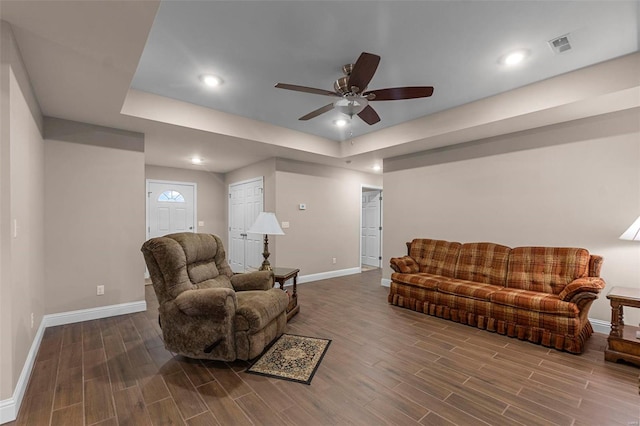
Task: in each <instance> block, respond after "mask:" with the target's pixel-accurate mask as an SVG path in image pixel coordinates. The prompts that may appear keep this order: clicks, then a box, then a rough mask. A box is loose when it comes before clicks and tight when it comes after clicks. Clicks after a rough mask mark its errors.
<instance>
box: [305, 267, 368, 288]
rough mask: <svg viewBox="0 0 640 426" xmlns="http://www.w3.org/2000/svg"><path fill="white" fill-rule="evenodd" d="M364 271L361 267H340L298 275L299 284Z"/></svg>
mask: <svg viewBox="0 0 640 426" xmlns="http://www.w3.org/2000/svg"><path fill="white" fill-rule="evenodd" d="M360 272H362V269H360V267H357V268H349V269H340V270H337V271H328V272H320V273H317V274H309V275H302V276H299V277H298V284H304V283H309V282H312V281H319V280H326V279H329V278H336V277H344V276H345V275H353V274H359V273H360Z"/></svg>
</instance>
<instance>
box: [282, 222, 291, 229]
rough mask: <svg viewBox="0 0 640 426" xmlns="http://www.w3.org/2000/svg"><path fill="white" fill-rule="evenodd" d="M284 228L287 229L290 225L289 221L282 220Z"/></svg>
mask: <svg viewBox="0 0 640 426" xmlns="http://www.w3.org/2000/svg"><path fill="white" fill-rule="evenodd" d="M281 226H282V229H287V228H288V227H289V222H282V224H281Z"/></svg>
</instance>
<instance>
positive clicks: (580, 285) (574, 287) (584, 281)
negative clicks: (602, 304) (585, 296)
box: [558, 277, 605, 302]
mask: <svg viewBox="0 0 640 426" xmlns="http://www.w3.org/2000/svg"><path fill="white" fill-rule="evenodd" d="M604 285H605V284H604V280H603V279H602V278H599V277H585V278H578V279H577V280H574V281H572V282H570V283H569V284H567V286H566V287H565V288H564V290H562V291H561V292H560V294H559V295H558V297H560V300H563V301H565V302H571V301H572V299H573V298H574V297H575V296H578V295H579V294H580V293H585V292H587V293H593V294H594V295H595V296H597V295H598V293H600V290H602V289H603V288H604Z"/></svg>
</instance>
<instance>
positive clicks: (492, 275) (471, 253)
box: [455, 243, 511, 287]
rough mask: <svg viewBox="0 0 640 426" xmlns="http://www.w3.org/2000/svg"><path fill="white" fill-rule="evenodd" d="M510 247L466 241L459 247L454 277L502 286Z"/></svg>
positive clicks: (505, 277)
mask: <svg viewBox="0 0 640 426" xmlns="http://www.w3.org/2000/svg"><path fill="white" fill-rule="evenodd" d="M510 251H511V248H510V247H507V246H502V245H500V244H493V243H467V244H463V245H462V247H460V253H459V254H458V262H457V263H456V272H455V277H456V278H458V279H461V280H467V281H474V282H477V283H484V284H492V285H497V286H501V287H503V286H504V283H505V281H506V279H507V263H508V260H509V252H510Z"/></svg>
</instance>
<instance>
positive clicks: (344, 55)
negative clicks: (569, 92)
mask: <svg viewBox="0 0 640 426" xmlns="http://www.w3.org/2000/svg"><path fill="white" fill-rule="evenodd" d="M639 10H640V2H639V1H588V2H585V1H573V2H572V1H515V0H514V1H478V0H475V1H411V2H399V1H393V2H369V1H351V2H346V1H343V2H338V1H300V2H293V1H284V2H274V1H258V2H249V1H228V2H224V1H169V2H161V3H159V2H157V1H155V0H152V1H99V0H98V1H55V0H53V1H52V0H49V1H41V2H38V1H11V0H9V1H6V0H3V1H2V3H0V16H1V17H2V19H4V20H6V21H8V22H9V23H10V24H11V25H12V28H13V31H14V34H15V36H16V40H17V43H18V46H19V48H20V51H21V54H22V56H23V59H24V62H25V65H26V68H27V71H28V73H29V76H30V79H31V82H32V85H33V88H34V91H35V94H36V97H37V98H38V101H39V103H40V106H41V109H42V111H43V113H44V114H45V115H48V116H54V117H60V118H65V119H71V120H77V121H84V122H88V123H93V124H99V125H104V126H111V127H117V128H122V129H127V130H134V131H141V132H144V133H145V135H146V138H145V145H146V148H145V157H146V162H147V163H148V164H157V165H164V166H171V167H185V168H200V169H204V170H209V171H214V172H227V171H230V170H233V169H236V168H238V167H242V166H244V165H247V164H251V163H253V162H256V161H260V160H262V159H265V158H269V157H273V156H277V157H284V158H291V159H295V160H301V161H313V162H317V163H322V164H328V165H334V166H341V167H348V168H352V169H357V170H363V171H371V169H370V167H371V165H372V164H373V163H374V162H378V163H379V162H381V160H382V159H384V158H388V157H390V156H394V155H402V154H407V153H410V152H415V151H419V150H424V149H429V148H434V147H437V146H444V145H449V144H453V143H459V142H465V141H467V140H472V139H473V138H474V137H475V138H478V137H482V136H485V137H486V136H491V135H492V134H497V133H496V132H498V133H499V132H504V131H518V130H522V129H526V128H530V127H531V126H533V125H534V124H526V123H525V122H524V120H520V121H521V122H518V123H515V122H516V121H517V120H515V118H517V117H516V116H515V115H512V116H509V117H510V118H511V119H510V120H507V118H509V117H508V114H506V115H503V116H501V117H500V118H499V119H498V118H496V117H493V118H491V117H487V119H486V121H484V122H482V123H480V122H479V123H480V124H482V125H483V126H484V127H483V129H486V130H487V131H486V132H485V133H483V132H475V134H474V135H472V134H463V133H464V132H462V130H463V129H462V127H459V128H457V129H456V131H455V132H454V131H453V130H452V129H450V128H445V127H446V126H445V124H446V123H445V122H450V121H453V119H454V117H459V116H460V113H459V111H463V110H464V111H479V112H474V114H476V116H478V117H479V116H481V115H482V114H484V113H486V111H487V108H489V107H490V106H491V105H492V104H491V100H492V99H495V98H496V96H498V97H500V96H502V97H506V96H515V95H514V94H521V95H522V96H524V95H527V96H529V97H530V99H531V101H532V103H535V104H536V107H538V106H540V105H542V106H540V107H539V109H538V110H536V111H534V110H533V109H532V110H530V111H526V114H533V113H537V114H541V111H542V110H543V109H544V110H546V111H547V112H548V115H549V119H548V120H547V121H545V123H552V122H553V120H561V119H562V117H556V118H554V119H551V118H550V117H551V115H552V113H555V114H556V115H557V113H558V112H562V111H563V109H562V106H563V105H569V104H570V103H573V104H575V102H576V101H577V99H567V100H566V101H563V102H564V103H562V102H559V101H556V100H554V101H553V102H552V101H549V100H548V99H547V98H552V97H554V96H556V95H557V93H554V92H544V90H545V88H547V87H548V82H549V81H556V80H558V79H561V78H563V77H562V76H564V75H567V73H569V72H572V71H574V70H578V69H581V68H584V67H588V66H590V65H593V64H597V63H601V62H603V61H607V60H610V59H613V58H617V57H620V56H623V55H626V54H629V53H633V52H637V51H638V44H639V39H640V36H639V31H638V21H639V14H640V12H639ZM567 33H569V34H570V40H571V42H572V45H573V49H572V50H571V51H569V52H567V53H564V54H561V55H556V54H554V53H553V52H552V50H551V48H550V47H549V45H548V44H547V42H548V40H550V39H552V38H554V37H557V36H560V35H564V34H567ZM516 48H525V49H528V51H529V52H530V55H529V57H528V58H527V59H526V61H525V62H524V63H523V64H521V65H519V66H517V67H514V68H512V69H507V68H506V67H504V66H503V65H501V64H500V63H499V58H500V57H501V56H502V55H504V54H505V53H507V52H509V51H511V50H513V49H516ZM363 51H367V52H371V53H375V54H378V55H380V56H381V58H382V60H381V62H380V66H379V68H378V71H377V73H376V74H375V76H374V78H373V80H372V81H371V83H370V85H369V88H370V89H379V88H386V87H396V86H409V85H431V86H434V87H435V92H434V95H433V96H432V97H431V98H426V99H416V100H405V101H385V102H374V103H373V106H374V107H375V109H376V110H377V111H378V113H379V115H380V116H381V118H382V120H381V122H380V123H378V124H376V125H374V126H368V125H366V124H364V123H363V122H361V121H360V120H359V119H354V121H353V123H352V125H351V127H350V128H348V129H347V130H338V129H336V128H335V127H334V126H333V125H332V120H334V119H335V118H336V115H337V113H335V112H333V111H332V112H329V113H326V114H323V115H321V116H319V117H317V118H315V119H313V120H310V121H307V122H302V121H299V120H297V118H298V117H300V116H302V115H304V114H306V113H308V112H310V111H312V110H314V109H316V108H319V107H321V106H323V105H325V104H327V103H329V102H331V98H328V97H324V96H319V95H313V94H306V93H296V92H291V91H286V90H280V89H275V88H274V87H273V86H274V84H275V83H278V82H282V83H291V84H299V85H304V86H311V87H317V88H320V89H326V90H331V89H332V84H333V81H334V80H335V79H336V78H338V77H340V76H341V71H340V68H341V66H342V65H343V64H345V63H348V62H354V61H355V60H356V59H357V57H358V55H359V54H360V53H361V52H363ZM208 72H212V73H215V74H217V75H219V76H221V77H222V79H223V80H224V84H223V85H222V86H221V87H220V88H219V89H218V90H211V89H207V88H205V87H203V85H202V84H201V83H200V81H199V79H198V77H199V76H200V75H201V74H203V73H208ZM557 76H561V77H557ZM571 76H573V74H571ZM570 80H571V81H573V80H579V79H574V78H573V77H571V79H570ZM602 84H613V83H607V82H594V86H598V85H602ZM517 88H520V89H517ZM535 88H539V90H538V91H535V90H533V89H535ZM513 89H517V90H513ZM620 89H621V88H617V89H615V90H620ZM547 90H548V89H547ZM615 90H614V89H606V90H605V88H603V89H602V90H601V92H598V93H595V94H594V97H595V96H604V95H606V94H607V93H611V92H613V91H615ZM595 91H596V92H597V89H596V90H595ZM505 92H507V93H505ZM501 93H502V94H503V95H500V94H501ZM534 98H535V99H534ZM587 98H588V96H587ZM581 101H585V102H586V101H588V99H582V100H581ZM546 102H548V104H545V103H546ZM543 104H545V105H543ZM558 108H559V109H558ZM573 111H574V114H575V108H574V109H573ZM591 111H592V110H591ZM605 112H606V111H605ZM524 113H525V112H523V113H522V116H523V117H524ZM591 113H593V112H591ZM514 114H515V113H514ZM587 114H589V113H587ZM468 116H469V114H467V115H466V117H467V119H468ZM573 118H580V117H575V116H574V117H573ZM480 121H481V120H480ZM507 121H508V122H509V123H510V124H509V125H508V126H506V127H505V126H503V128H502V129H497V126H496V123H498V122H500V123H503V122H507ZM543 121H544V120H543ZM407 122H408V123H407ZM443 123H444V124H443ZM539 123H540V121H539V122H538V124H537V125H539ZM480 124H478V125H477V128H476V130H477V129H478V126H480ZM490 128H491V129H492V130H489V129H490ZM415 129H422V130H421V131H420V132H418V133H416V132H415ZM424 129H426V130H424ZM438 132H440V133H438ZM414 133H416V134H415V135H414ZM445 136H446V137H445ZM194 155H198V156H202V157H204V159H205V164H204V165H203V166H197V167H196V166H191V165H190V164H189V161H188V160H189V158H190V157H191V156H194ZM347 161H349V164H347V163H346V162H347Z"/></svg>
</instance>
